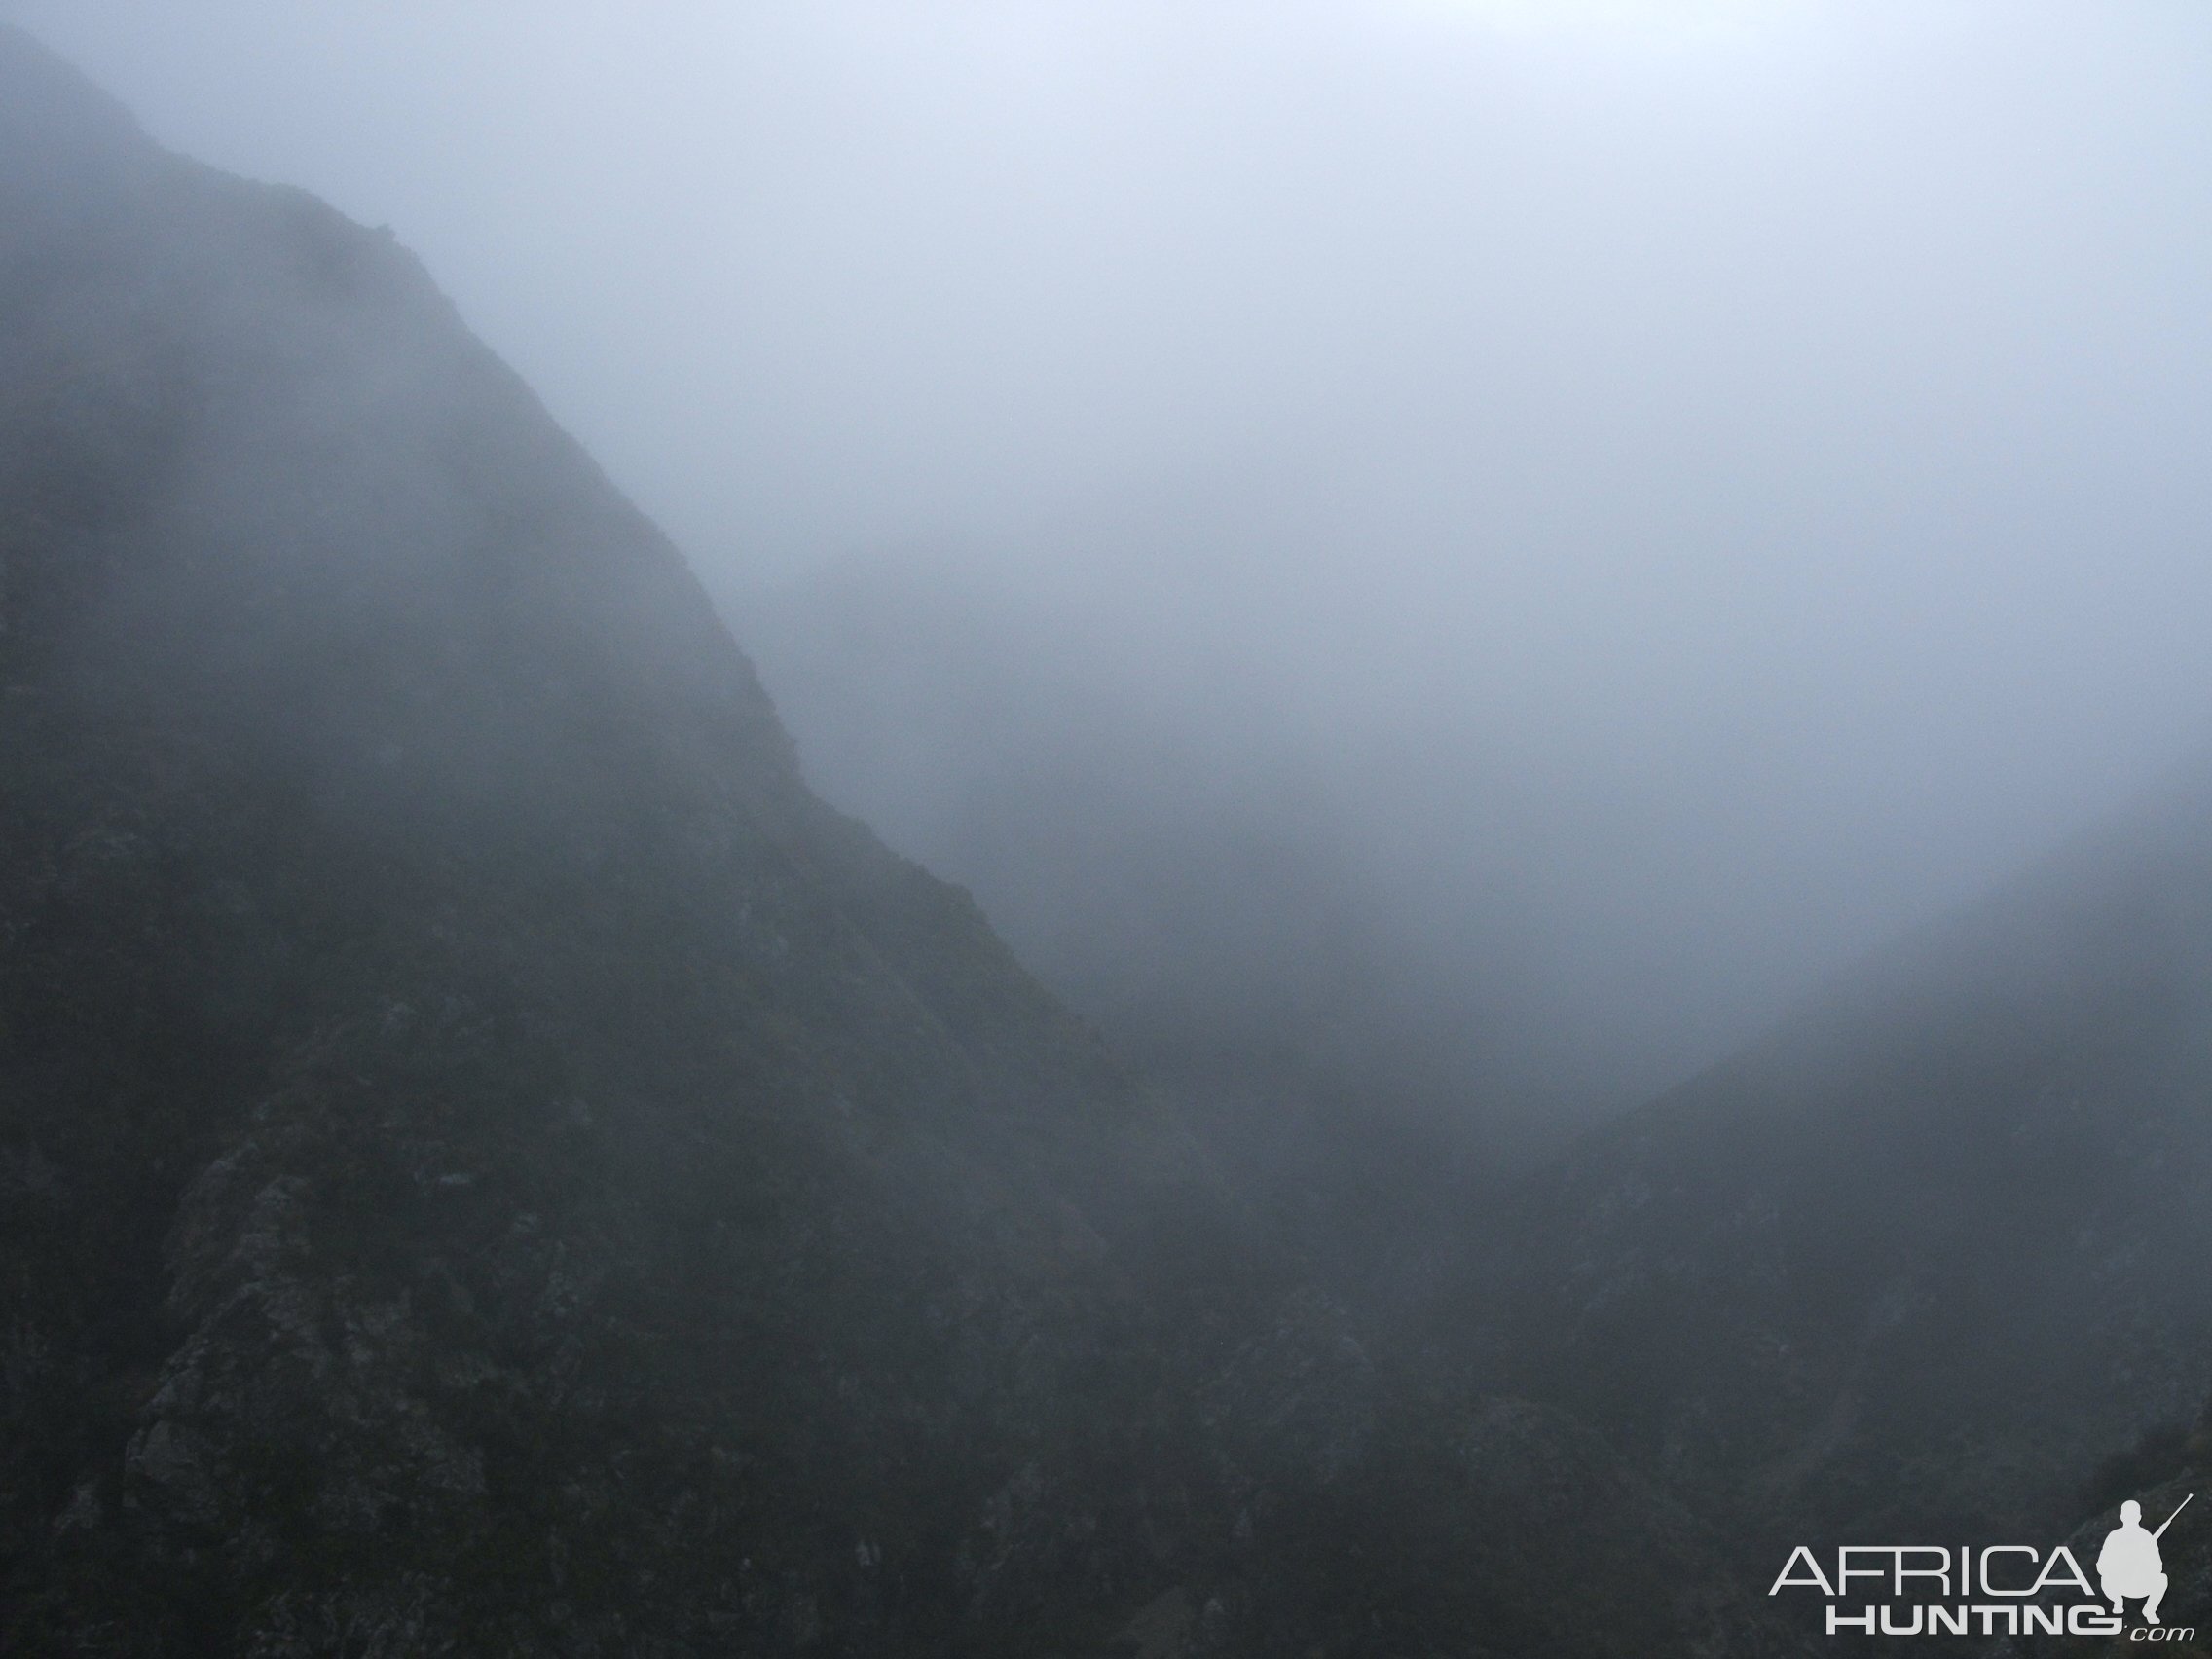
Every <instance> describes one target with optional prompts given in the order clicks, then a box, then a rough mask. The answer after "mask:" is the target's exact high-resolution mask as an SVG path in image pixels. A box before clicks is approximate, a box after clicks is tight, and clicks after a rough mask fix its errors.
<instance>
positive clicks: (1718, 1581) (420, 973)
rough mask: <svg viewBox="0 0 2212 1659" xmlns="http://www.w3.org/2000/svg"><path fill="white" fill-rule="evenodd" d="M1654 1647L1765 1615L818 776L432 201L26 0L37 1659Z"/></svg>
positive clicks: (17, 619)
mask: <svg viewBox="0 0 2212 1659" xmlns="http://www.w3.org/2000/svg"><path fill="white" fill-rule="evenodd" d="M1583 1491H1586V1492H1588V1493H1593V1494H1595V1495H1597V1496H1599V1497H1601V1498H1604V1500H1605V1507H1604V1510H1603V1515H1604V1521H1603V1525H1602V1526H1598V1525H1597V1524H1594V1523H1593V1522H1591V1521H1590V1520H1589V1519H1588V1518H1587V1516H1586V1515H1584V1514H1583V1512H1582V1511H1581V1510H1580V1509H1579V1508H1578V1507H1576V1506H1575V1505H1574V1504H1573V1503H1572V1501H1571V1498H1572V1495H1573V1494H1574V1493H1577V1492H1583ZM1594 1528H1595V1530H1594ZM1631 1638H1633V1641H1634V1642H1635V1644H1636V1645H1638V1646H1639V1647H1640V1648H1641V1649H1642V1650H1644V1651H1649V1652H1654V1653H1664V1652H1681V1653H1690V1652H1696V1653H1723V1652H1729V1653H1761V1652H1768V1651H1772V1650H1774V1649H1773V1641H1772V1638H1771V1636H1770V1634H1769V1631H1768V1627H1767V1626H1766V1625H1765V1624H1764V1623H1763V1621H1762V1617H1761V1615H1759V1614H1758V1612H1757V1610H1756V1609H1755V1607H1753V1606H1751V1604H1749V1603H1748V1602H1747V1601H1746V1600H1745V1599H1744V1598H1743V1597H1742V1596H1741V1595H1740V1594H1739V1593H1738V1592H1737V1591H1736V1590H1735V1589H1734V1588H1733V1587H1732V1585H1731V1582H1730V1580H1729V1579H1728V1577H1727V1575H1726V1574H1725V1573H1724V1572H1723V1571H1721V1570H1720V1569H1719V1568H1718V1567H1716V1566H1715V1565H1714V1557H1713V1554H1712V1549H1711V1544H1710V1541H1709V1540H1708V1539H1707V1538H1706V1537H1705V1535H1704V1534H1703V1532H1702V1531H1701V1530H1699V1528H1698V1527H1697V1526H1696V1525H1695V1523H1694V1522H1692V1521H1691V1520H1690V1519H1689V1518H1688V1517H1687V1516H1685V1515H1683V1514H1682V1513H1681V1512H1680V1511H1678V1510H1677V1508H1676V1507H1674V1506H1673V1505H1672V1503H1671V1502H1670V1501H1669V1500H1668V1499H1666V1498H1665V1497H1664V1496H1663V1495H1661V1494H1660V1493H1657V1492H1656V1491H1654V1490H1652V1489H1651V1488H1650V1486H1649V1484H1648V1483H1647V1482H1642V1481H1641V1480H1640V1479H1639V1478H1638V1477H1635V1476H1632V1475H1629V1474H1627V1473H1625V1472H1623V1471H1621V1470H1620V1469H1618V1467H1617V1466H1616V1462H1615V1460H1614V1458H1613V1456H1612V1454H1611V1453H1610V1452H1609V1451H1608V1450H1607V1449H1606V1447H1605V1446H1604V1442H1603V1441H1602V1440H1600V1439H1599V1438H1597V1437H1596V1436H1593V1435H1591V1434H1590V1433H1588V1431H1586V1430H1583V1429H1580V1428H1578V1427H1576V1426H1575V1425H1573V1424H1572V1423H1570V1422H1567V1421H1566V1420H1565V1419H1561V1418H1560V1417H1559V1416H1558V1415H1557V1414H1556V1413H1547V1412H1541V1411H1536V1410H1534V1409H1533V1408H1528V1407H1521V1406H1514V1405H1511V1404H1510V1403H1505V1402H1498V1401H1486V1400H1482V1399H1479V1398H1473V1397H1469V1396H1466V1395H1463V1394H1453V1393H1448V1392H1445V1391H1438V1390H1422V1389H1417V1388H1414V1387H1412V1386H1410V1385H1409V1384H1408V1383H1406V1382H1405V1380H1404V1379H1403V1378H1400V1377H1394V1376H1393V1375H1391V1374H1390V1372H1389V1368H1388V1367H1387V1366H1386V1365H1385V1364H1383V1363H1381V1362H1379V1361H1378V1360H1376V1359H1375V1358H1374V1357H1372V1356H1370V1355H1369V1354H1368V1353H1367V1352H1366V1351H1365V1350H1364V1349H1363V1348H1362V1347H1361V1346H1360V1343H1359V1341H1358V1339H1357V1338H1356V1336H1355V1335H1354V1334H1353V1333H1352V1331H1351V1329H1350V1328H1349V1326H1348V1325H1347V1323H1346V1320H1345V1319H1344V1316H1343V1312H1342V1310H1341V1309H1337V1308H1335V1307H1334V1306H1333V1305H1332V1304H1331V1303H1330V1302H1329V1301H1328V1299H1327V1298H1326V1297H1323V1296H1319V1295H1316V1294H1314V1293H1312V1292H1310V1291H1300V1290H1299V1289H1298V1288H1297V1287H1296V1285H1295V1283H1294V1275H1292V1274H1290V1273H1288V1272H1285V1271H1283V1270H1282V1269H1280V1268H1279V1267H1277V1266H1274V1265H1272V1263H1271V1261H1270V1260H1269V1257H1268V1254H1267V1252H1266V1250H1265V1249H1264V1248H1262V1247H1261V1246H1260V1245H1259V1244H1258V1243H1256V1242H1255V1238H1254V1235H1253V1234H1252V1231H1251V1229H1250V1227H1249V1226H1248V1224H1247V1223H1246V1222H1245V1220H1244V1219H1243V1218H1242V1215H1241V1212H1240V1210H1239V1208H1238V1206H1237V1204H1236V1203H1235V1201H1234V1199H1233V1198H1232V1196H1231V1195H1229V1194H1228V1193H1226V1192H1225V1191H1224V1190H1223V1189H1222V1187H1221V1184H1220V1183H1219V1182H1218V1181H1217V1180H1216V1179H1215V1178H1214V1176H1213V1175H1212V1174H1211V1173H1209V1169H1208V1166H1207V1164H1206V1161H1205V1160H1204V1159H1203V1158H1202V1157H1201V1156H1200V1155H1199V1154H1198V1151H1197V1150H1196V1149H1195V1147H1194V1145H1193V1143H1192V1142H1191V1141H1190V1139H1189V1138H1188V1137H1187V1136H1186V1135H1185V1133H1184V1132H1183V1130H1182V1128H1181V1127H1180V1125H1179V1124H1178V1122H1177V1121H1176V1120H1175V1119H1174V1118H1173V1117H1172V1115H1170V1114H1168V1113H1166V1112H1165V1111H1163V1110H1162V1109H1161V1108H1160V1107H1159V1106H1158V1105H1157V1104H1156V1103H1155V1101H1154V1100H1153V1098H1152V1097H1151V1096H1149V1095H1148V1094H1147V1093H1146V1092H1145V1091H1144V1090H1142V1089H1141V1088H1137V1087H1135V1086H1133V1085H1132V1084H1131V1082H1130V1081H1129V1080H1128V1079H1127V1078H1126V1077H1125V1076H1124V1074H1123V1073H1122V1071H1121V1070H1120V1069H1119V1068H1118V1066H1117V1065H1116V1063H1115V1062H1114V1061H1113V1060H1112V1058H1111V1057H1110V1056H1109V1055H1107V1054H1106V1053H1105V1052H1104V1051H1102V1049H1101V1047H1100V1046H1099V1044H1098V1043H1097V1042H1096V1041H1095V1039H1094V1038H1093V1037H1092V1036H1091V1035H1090V1034H1089V1033H1088V1031H1087V1030H1086V1029H1084V1028H1083V1027H1082V1026H1081V1025H1080V1023H1079V1022H1077V1021H1075V1020H1073V1019H1072V1018H1071V1017H1070V1016H1069V1015H1068V1014H1065V1013H1064V1012H1063V1011H1062V1010H1061V1009H1060V1008H1059V1007H1058V1006H1057V1005H1056V1004H1055V1003H1054V1002H1053V1001H1052V1000H1051V998H1050V997H1049V996H1047V995H1046V994H1045V993H1044V992H1043V991H1041V990H1040V989H1039V988H1038V987H1037V985H1036V984H1035V983H1034V982H1033V981H1032V980H1031V979H1030V978H1029V977H1028V976H1027V975H1026V974H1024V973H1023V971H1022V970H1021V969H1020V967H1019V966H1018V965H1016V964H1015V963H1014V961H1013V960H1012V958H1011V957H1010V956H1009V955H1008V953H1007V952H1006V951H1005V949H1004V948H1003V947H1002V946H1001V945H1000V944H999V943H998V941H997V940H995V939H994V938H993V937H992V935H991V933H990V931H989V930H988V928H987V927H986V926H985V925H984V923H983V921H982V920H981V918H980V916H979V914H978V912H977V909H976V907H975V906H974V905H973V904H972V903H970V902H969V901H968V899H967V898H966V897H965V896H964V895H963V894H962V893H960V892H959V891H958V890H956V889H952V888H948V887H946V886H944V885H942V884H940V883H939V882H938V881H936V880H934V879H932V878H931V877H930V876H929V875H928V874H926V873H925V872H924V871H922V870H921V869H919V868H917V867H915V866H911V865H909V864H906V863H904V862H903V861H901V860H899V859H897V858H895V857H893V856H891V855H890V854H888V853H887V852H885V851H884V849H883V848H882V847H881V846H880V845H879V844H878V843H877V842H876V841H875V840H874V839H873V837H872V836H871V835H870V834H869V833H868V832H867V831H866V830H864V829H862V828H861V827H860V826H858V825H856V824H854V823H852V822H850V821H848V820H845V819H842V818H840V817H839V816H837V815H836V814H834V813H832V812H830V810H828V809H827V808H825V807H824V806H823V805H822V804H821V803H820V802H819V801H817V800H816V799H815V798H814V797H813V796H811V795H810V794H809V793H807V791H806V790H805V788H804V787H803V785H802V784H801V782H800V780H799V777H798V774H797V771H796V768H795V766H794V763H793V756H792V753H791V750H790V746H789V743H788V742H787V740H786V738H785V737H784V735H783V732H782V730H781V728H780V726H779V724H778V722H777V720H776V718H775V715H774V713H773V711H772V710H771V708H770V707H769V704H768V701H767V699H766V698H765V697H764V695H763V694H762V691H761V688H760V686H759V685H758V683H757V682H756V680H755V677H754V675H753V673H752V671H751V669H750V668H749V667H748V665H747V663H746V662H745V660H744V658H743V657H742V656H741V655H740V654H739V652H738V651H737V649H736V647H735V646H734V645H732V644H731V642H730V640H729V638H728V637H727V635H726V634H725V633H724V631H723V630H722V628H721V627H720V625H719V622H718V621H717V619H716V617H715V615H714V613H713V611H712V609H711V608H710V607H709V606H708V604H707V603H706V601H705V600H704V598H703V597H702V595H701V594H700V592H699V590H698V588H697V586H696V584H695V583H694V582H693V580H692V578H691V576H690V575H689V573H688V572H687V571H686V570H685V568H684V566H683V564H682V560H681V559H680V558H679V557H678V555H677V554H676V553H675V551H674V550H673V549H672V548H671V547H670V546H669V545H668V544H667V542H666V541H665V540H664V539H663V538H662V537H661V536H660V535H658V534H657V533H656V532H655V531H654V530H653V529H652V527H651V526H650V525H649V524H647V523H646V522H645V521H644V520H643V519H642V518H641V517H640V516H639V515H638V514H637V513H636V512H635V511H634V510H633V509H632V508H631V507H630V506H629V505H628V504H627V503H625V502H624V501H623V500H622V499H621V498H620V497H619V496H618V495H617V493H616V492H614V491H613V490H612V489H611V488H609V486H608V483H607V482H606V481H605V480H604V479H603V478H602V477H601V476H600V475H599V473H598V472H597V471H596V469H595V468H594V467H593V466H592V465H591V463H590V461H588V460H587V458H585V457H584V456H583V455H582V454H581V453H580V452H579V451H578V450H577V449H576V448H575V446H574V445H573V444H571V442H570V441H569V440H568V439H567V438H566V437H565V436H564V435H563V434H562V433H561V432H560V431H559V430H558V429H557V427H556V426H555V425H554V424H552V423H551V422H550V421H549V420H548V419H547V417H546V415H545V414H544V412H543V411H542V410H541V409H540V408H539V407H538V406H537V404H536V403H535V401H534V400H533V398H532V397H531V396H530V395H529V393H528V392H527V390H526V389H525V388H524V387H522V386H520V385H519V384H518V383H517V382H516V380H515V379H514V377H513V376H512V375H511V374H509V373H508V372H507V371H506V370H505V369H504V368H503V367H502V366H501V365H500V364H499V363H498V362H497V361H496V360H495V359H494V358H493V357H492V356H491V355H490V354H489V353H488V352H487V351H486V350H485V349H484V348H483V347H482V346H480V345H479V344H478V343H476V342H475V341H474V340H473V339H472V338H470V336H469V335H468V334H467V332H466V330H465V329H464V328H462V327H461V324H460V322H459V321H458V319H457V318H456V317H455V315H454V313H453V312H452V310H451V308H450V307H449V306H448V305H447V304H446V303H445V302H444V301H443V300H442V299H441V298H440V297H439V296H438V294H437V293H436V292H435V290H434V289H433V288H432V286H431V284H430V283H429V281H428V280H427V278H426V277H425V276H424V273H423V272H422V271H421V269H420V268H419V267H418V266H417V265H416V263H415V262H414V261H413V260H412V259H411V258H410V257H409V256H407V255H406V254H405V253H404V252H402V251H401V250H400V249H399V248H398V247H397V246H396V245H395V244H394V243H393V242H392V240H390V239H389V238H387V237H386V236H383V235H381V234H379V233H374V232H371V231H367V230H364V229H362V228H360V227H357V226H354V225H352V224H350V223H349V222H347V221H346V220H344V219H343V218H341V217H340V216H339V215H337V214H336V213H334V212H332V211H331V210H329V209H328V208H326V207H324V206H322V205H320V204H318V203H315V202H313V201H312V200H310V199H308V198H306V197H303V196H301V195H299V194H297V193H295V192H291V191H286V190H280V189H274V188H269V187H264V186H258V185H251V184H247V183H243V182H241V181H239V180H236V179H232V178H227V177H224V176H221V175H219V174H216V173H213V172H210V171H208V170H206V169H204V168H202V167H199V166H194V165H192V164H189V163H186V162H183V161H180V160H178V159H176V158H173V157H170V156H167V155H165V154H163V153H162V152H160V151H159V150H158V149H156V148H155V147H154V146H152V145H150V144H149V143H148V142H147V141H146V140H145V139H144V138H143V137H142V136H141V135H140V134H139V133H138V132H137V131H136V129H134V128H133V127H132V126H131V124H130V122H129V119H128V117H126V116H125V115H124V114H123V113H122V112H120V111H119V110H117V109H116V108H115V107H114V106H113V105H112V104H111V103H109V102H108V101H107V100H106V99H104V98H103V97H101V96H100V95H99V94H98V93H96V92H93V91H92V90H91V89H90V88H88V87H86V86H85V85H83V84H82V82H80V81H79V80H78V79H77V78H75V77H74V76H73V75H72V74H70V73H69V72H68V71H67V70H65V69H64V68H62V67H61V66H59V65H58V64H56V63H55V62H54V61H53V60H52V59H51V58H49V57H48V56H47V55H44V54H43V53H42V52H41V51H40V50H39V49H38V48H37V47H36V46H35V45H33V44H32V43H30V42H29V41H27V40H26V39H24V38H23V37H21V36H19V35H18V34H16V33H14V32H12V31H9V30H6V29H4V28H0V1647H4V1648H5V1650H6V1651H9V1652H11V1653H13V1652H22V1653H47V1652H71V1651H76V1652H88V1653H105V1654H124V1655H140V1654H145V1655H152V1654H193V1653H225V1654H230V1653H249V1654H254V1655H259V1656H264V1659H274V1656H277V1655H286V1654H321V1653H348V1654H380V1655H397V1654H409V1655H415V1654H437V1653H494V1652H497V1653H516V1654H562V1655H584V1654H594V1653H598V1654H608V1655H611V1654H617V1653H619V1654H624V1655H649V1654H675V1653H727V1652H744V1653H762V1654H765V1653H782V1652H791V1653H801V1652H824V1653H837V1652H845V1653H858V1652H866V1653H900V1654H914V1655H923V1654H954V1653H957V1654H961V1655H988V1654H992V1653H1009V1654H1014V1653H1018V1654H1023V1655H1034V1654H1040V1653H1054V1652H1069V1653H1075V1652H1094V1651H1119V1652H1122V1653H1124V1654H1125V1653H1128V1652H1131V1651H1138V1652H1143V1653H1145V1654H1148V1655H1150V1656H1152V1659H1175V1656H1178V1655H1195V1654H1199V1653H1208V1652H1210V1653H1251V1654H1260V1653H1267V1654H1275V1653H1282V1652H1291V1651H1298V1652H1319V1653H1323V1654H1328V1655H1351V1654H1372V1655H1377V1656H1378V1659H1380V1656H1381V1655H1384V1654H1391V1655H1396V1654H1403V1653H1409V1652H1481V1651H1511V1652H1515V1653H1530V1652H1537V1651H1547V1652H1559V1653H1563V1654H1565V1653H1597V1652H1604V1651H1611V1650H1618V1648H1619V1646H1620V1644H1621V1642H1622V1641H1624V1640H1630V1639H1631Z"/></svg>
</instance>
